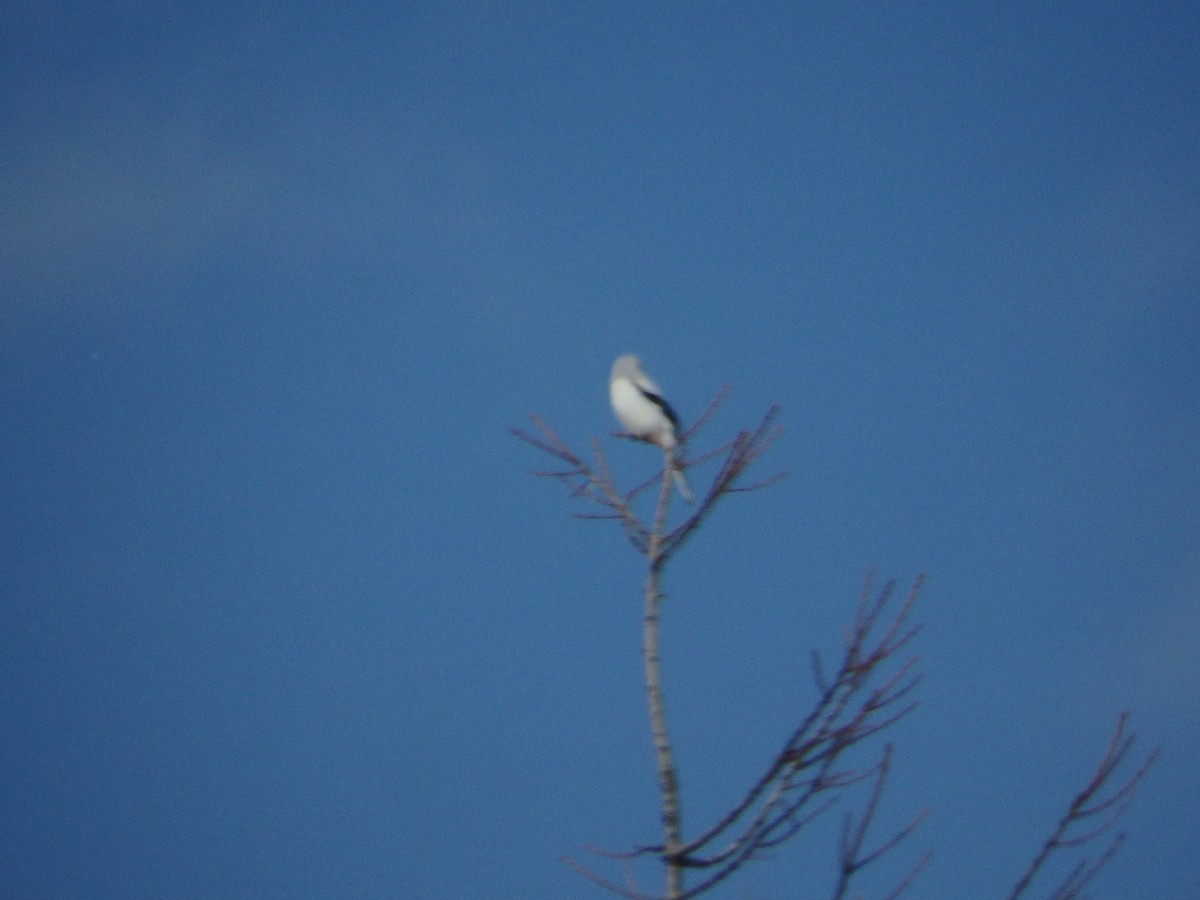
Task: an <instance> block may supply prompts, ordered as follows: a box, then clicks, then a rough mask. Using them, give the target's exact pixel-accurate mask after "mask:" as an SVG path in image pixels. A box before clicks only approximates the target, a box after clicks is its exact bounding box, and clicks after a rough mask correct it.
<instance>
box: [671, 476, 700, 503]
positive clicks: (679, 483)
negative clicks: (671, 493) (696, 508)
mask: <svg viewBox="0 0 1200 900" xmlns="http://www.w3.org/2000/svg"><path fill="white" fill-rule="evenodd" d="M671 477H672V478H674V479H675V488H676V489H677V490H678V491H679V496H680V497H682V498H683V502H684V503H689V504H690V503H693V502H695V498H693V497H692V489H691V488H690V487H688V483H687V479H686V478H684V477H683V470H682V469H680V468H678V467H674V468H672V469H671Z"/></svg>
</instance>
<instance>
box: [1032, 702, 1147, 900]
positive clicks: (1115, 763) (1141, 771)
mask: <svg viewBox="0 0 1200 900" xmlns="http://www.w3.org/2000/svg"><path fill="white" fill-rule="evenodd" d="M1128 723H1129V713H1128V711H1126V712H1122V713H1121V715H1120V716H1119V717H1118V718H1117V726H1116V728H1115V729H1114V730H1113V733H1112V737H1110V738H1109V741H1108V746H1107V748H1106V749H1105V751H1104V755H1103V756H1102V757H1101V758H1100V763H1099V765H1097V766H1096V771H1095V773H1094V774H1093V775H1092V777H1091V779H1090V780H1089V781H1088V783H1087V784H1086V785H1084V788H1083V790H1082V791H1080V792H1079V793H1078V794H1077V795H1076V796H1075V799H1074V800H1072V801H1071V803H1070V805H1069V806H1068V807H1067V811H1066V813H1064V814H1063V817H1062V818H1061V819H1059V821H1058V824H1057V825H1056V826H1055V828H1054V830H1053V831H1052V832H1051V833H1050V836H1049V837H1048V838H1046V841H1045V843H1044V844H1042V848H1041V850H1039V851H1038V853H1037V855H1036V856H1035V857H1034V858H1033V860H1032V861H1031V862H1030V863H1029V866H1028V867H1027V868H1026V869H1025V872H1024V873H1023V874H1022V875H1021V877H1020V878H1019V879H1018V880H1017V883H1016V886H1015V887H1013V890H1012V893H1011V894H1009V895H1008V896H1009V900H1017V898H1018V897H1021V896H1022V895H1023V894H1024V893H1025V891H1026V890H1028V888H1029V885H1030V884H1031V883H1032V881H1033V879H1034V877H1035V876H1036V875H1037V874H1038V872H1040V871H1041V870H1042V868H1043V867H1044V866H1045V865H1046V863H1047V861H1048V860H1049V859H1050V858H1051V857H1052V856H1053V855H1054V854H1055V853H1057V852H1058V851H1060V850H1063V849H1069V848H1072V847H1081V846H1084V845H1086V844H1089V843H1091V842H1092V841H1095V840H1096V839H1098V838H1099V837H1101V836H1102V835H1104V834H1105V833H1107V832H1108V831H1109V830H1110V829H1111V828H1112V827H1113V826H1114V825H1115V824H1116V823H1117V821H1118V820H1119V819H1120V818H1121V816H1123V815H1124V814H1125V811H1126V810H1127V809H1128V808H1129V803H1130V801H1131V800H1132V799H1133V795H1134V794H1135V793H1137V789H1138V786H1139V785H1140V784H1141V782H1142V779H1143V778H1145V777H1146V773H1147V772H1149V771H1150V767H1151V766H1152V765H1154V762H1155V760H1157V759H1158V753H1159V749H1158V748H1157V747H1155V748H1154V749H1153V750H1151V751H1150V754H1149V755H1148V756H1147V757H1146V759H1145V760H1143V762H1142V764H1141V765H1140V766H1138V768H1137V769H1136V770H1135V771H1134V773H1133V774H1132V775H1130V776H1129V777H1128V778H1126V779H1125V780H1124V781H1123V782H1121V783H1120V784H1117V785H1116V786H1115V787H1114V786H1113V785H1112V784H1111V783H1110V782H1111V780H1112V779H1113V778H1114V776H1115V774H1116V771H1117V769H1118V768H1120V766H1121V764H1122V763H1123V762H1124V761H1125V759H1126V757H1128V755H1129V753H1130V751H1131V750H1132V749H1133V745H1134V740H1135V736H1134V735H1132V734H1129V735H1127V734H1126V733H1125V728H1126V725H1128ZM1106 790H1109V791H1111V793H1109V794H1108V795H1107V796H1102V794H1103V792H1104V791H1106ZM1095 817H1100V819H1101V820H1100V822H1099V823H1098V824H1093V825H1091V826H1090V827H1088V828H1087V829H1085V830H1082V831H1078V829H1079V827H1080V826H1081V824H1082V823H1084V822H1086V821H1088V820H1089V819H1092V818H1095ZM1072 829H1076V831H1075V832H1073V831H1072ZM1124 841H1125V835H1124V833H1119V834H1117V835H1116V836H1115V837H1114V838H1113V840H1112V841H1111V842H1110V843H1109V844H1108V846H1107V847H1106V848H1105V850H1104V852H1103V853H1101V854H1100V856H1099V857H1098V858H1097V859H1096V860H1095V862H1092V861H1091V860H1089V859H1087V858H1084V859H1083V860H1081V861H1080V862H1079V863H1077V864H1076V866H1075V867H1074V868H1073V869H1072V870H1071V873H1070V874H1069V875H1068V876H1067V878H1066V880H1065V881H1063V883H1062V884H1060V885H1059V886H1058V888H1057V889H1056V890H1055V892H1054V893H1053V894H1051V897H1053V898H1057V900H1070V898H1074V897H1078V896H1079V892H1080V891H1081V890H1082V889H1083V888H1084V887H1086V886H1087V884H1088V883H1089V882H1090V881H1091V880H1092V878H1094V877H1095V875H1096V873H1097V872H1099V871H1100V870H1101V869H1102V868H1104V866H1105V865H1107V864H1108V861H1109V860H1110V859H1112V857H1113V856H1114V855H1115V854H1116V852H1117V850H1119V849H1120V847H1121V844H1123V843H1124Z"/></svg>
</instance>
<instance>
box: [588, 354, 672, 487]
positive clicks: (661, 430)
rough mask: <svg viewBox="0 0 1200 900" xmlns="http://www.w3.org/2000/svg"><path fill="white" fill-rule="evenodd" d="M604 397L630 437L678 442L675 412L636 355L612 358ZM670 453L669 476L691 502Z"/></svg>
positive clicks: (666, 444) (659, 442)
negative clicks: (606, 396)
mask: <svg viewBox="0 0 1200 900" xmlns="http://www.w3.org/2000/svg"><path fill="white" fill-rule="evenodd" d="M608 399H609V400H610V401H611V403H612V408H613V413H615V414H616V417H617V421H618V422H620V423H621V426H622V427H623V428H624V429H625V430H626V431H627V432H628V433H629V434H630V435H632V436H633V437H636V438H639V439H641V440H643V441H647V442H649V443H651V444H657V445H658V446H659V447H661V448H662V449H663V450H664V451H672V450H674V449H675V448H676V447H677V446H679V435H680V433H681V431H682V428H681V427H680V424H679V416H677V415H676V414H675V410H674V409H672V408H671V404H670V403H668V402H667V401H666V400H665V399H663V395H662V391H661V390H660V389H659V387H658V385H657V384H655V383H654V381H653V379H651V378H650V376H649V375H647V374H646V373H645V372H643V371H642V363H641V360H639V359H638V358H637V357H636V356H634V355H632V354H629V353H626V354H625V355H623V356H618V357H617V358H616V360H615V361H614V362H613V365H612V374H611V375H610V376H609V379H608ZM671 457H672V458H671V463H672V468H671V476H672V477H673V478H674V479H675V487H676V489H678V491H679V496H681V497H682V498H683V499H684V502H685V503H691V502H692V492H691V490H690V489H689V488H688V483H687V480H686V479H685V478H684V477H683V472H682V470H681V469H680V468H679V466H678V465H677V464H676V463H675V460H674V454H671Z"/></svg>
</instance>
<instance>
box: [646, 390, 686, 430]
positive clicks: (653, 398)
mask: <svg viewBox="0 0 1200 900" xmlns="http://www.w3.org/2000/svg"><path fill="white" fill-rule="evenodd" d="M637 389H638V390H639V391H640V392H641V394H642V396H643V397H645V398H646V399H647V400H649V401H650V402H651V403H653V404H654V405H655V406H657V407H658V408H659V409H661V410H662V411H663V415H664V416H666V417H667V419H668V420H669V421H670V422H671V425H672V426H674V428H675V433H676V434H679V433H680V432H681V431H683V428H682V426H680V424H679V416H677V415H675V410H673V409H671V404H670V403H668V402H667V401H666V400H664V399H663V398H662V397H660V396H658V394H654V393H651V392H650V391H648V390H646V389H645V388H644V387H642V386H640V385H637Z"/></svg>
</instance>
